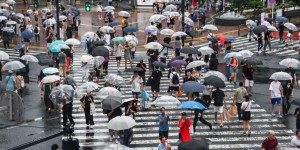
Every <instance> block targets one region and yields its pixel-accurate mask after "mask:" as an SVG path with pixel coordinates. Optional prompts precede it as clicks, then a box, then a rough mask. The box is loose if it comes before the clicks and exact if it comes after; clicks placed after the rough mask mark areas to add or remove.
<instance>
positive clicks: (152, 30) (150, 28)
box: [144, 25, 158, 33]
mask: <svg viewBox="0 0 300 150" xmlns="http://www.w3.org/2000/svg"><path fill="white" fill-rule="evenodd" d="M144 31H145V32H146V33H148V32H155V31H158V28H157V27H156V26H153V25H150V26H147V27H146V28H145V30H144Z"/></svg>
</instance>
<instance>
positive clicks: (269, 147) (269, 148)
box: [261, 138, 278, 150]
mask: <svg viewBox="0 0 300 150" xmlns="http://www.w3.org/2000/svg"><path fill="white" fill-rule="evenodd" d="M277 145H278V141H277V139H274V140H270V139H269V138H266V139H265V140H264V141H263V142H262V144H261V148H265V150H275V149H276V147H277Z"/></svg>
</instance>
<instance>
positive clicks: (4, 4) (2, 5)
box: [0, 3, 9, 7]
mask: <svg viewBox="0 0 300 150" xmlns="http://www.w3.org/2000/svg"><path fill="white" fill-rule="evenodd" d="M0 7H9V5H8V4H7V3H1V4H0Z"/></svg>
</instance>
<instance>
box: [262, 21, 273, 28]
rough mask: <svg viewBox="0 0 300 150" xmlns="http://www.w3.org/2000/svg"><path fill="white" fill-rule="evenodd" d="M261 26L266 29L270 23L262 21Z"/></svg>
mask: <svg viewBox="0 0 300 150" xmlns="http://www.w3.org/2000/svg"><path fill="white" fill-rule="evenodd" d="M261 25H263V26H266V27H268V26H271V24H270V22H268V21H263V22H262V23H261Z"/></svg>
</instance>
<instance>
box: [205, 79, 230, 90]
mask: <svg viewBox="0 0 300 150" xmlns="http://www.w3.org/2000/svg"><path fill="white" fill-rule="evenodd" d="M203 84H204V85H212V86H214V87H219V88H224V87H225V83H224V81H223V80H222V79H221V78H219V77H217V76H209V77H206V78H204V83H203Z"/></svg>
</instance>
